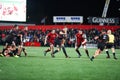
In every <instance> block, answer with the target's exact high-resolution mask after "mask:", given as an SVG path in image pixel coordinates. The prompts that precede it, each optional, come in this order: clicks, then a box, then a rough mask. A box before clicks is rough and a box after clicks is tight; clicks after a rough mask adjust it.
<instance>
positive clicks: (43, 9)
mask: <svg viewBox="0 0 120 80" xmlns="http://www.w3.org/2000/svg"><path fill="white" fill-rule="evenodd" d="M105 1H106V0H27V23H30V24H41V20H42V19H43V18H44V17H47V18H46V24H53V20H52V19H53V16H83V17H84V24H87V17H89V16H96V17H101V16H102V12H103V8H104V5H105ZM119 8H120V0H111V2H110V5H109V9H108V14H107V17H119V18H120V10H118V9H119Z"/></svg>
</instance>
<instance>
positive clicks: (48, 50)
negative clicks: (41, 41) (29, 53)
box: [44, 44, 51, 56]
mask: <svg viewBox="0 0 120 80" xmlns="http://www.w3.org/2000/svg"><path fill="white" fill-rule="evenodd" d="M49 45H50V44H49ZM50 51H51V49H50V48H48V49H47V50H45V51H44V56H46V54H47V52H50Z"/></svg>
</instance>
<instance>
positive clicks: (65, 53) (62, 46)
mask: <svg viewBox="0 0 120 80" xmlns="http://www.w3.org/2000/svg"><path fill="white" fill-rule="evenodd" d="M61 48H62V51H63V53H64V55H65V57H66V58H70V57H69V56H68V55H67V52H66V49H65V46H64V44H63V43H62V44H61Z"/></svg>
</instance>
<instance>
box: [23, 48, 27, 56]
mask: <svg viewBox="0 0 120 80" xmlns="http://www.w3.org/2000/svg"><path fill="white" fill-rule="evenodd" d="M22 51H23V52H24V54H25V56H27V52H26V49H25V48H24V47H22Z"/></svg>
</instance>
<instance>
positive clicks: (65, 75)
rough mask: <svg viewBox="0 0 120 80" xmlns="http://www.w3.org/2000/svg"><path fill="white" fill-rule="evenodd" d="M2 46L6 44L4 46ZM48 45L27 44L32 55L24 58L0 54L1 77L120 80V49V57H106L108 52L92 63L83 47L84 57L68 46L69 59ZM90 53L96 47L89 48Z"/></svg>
mask: <svg viewBox="0 0 120 80" xmlns="http://www.w3.org/2000/svg"><path fill="white" fill-rule="evenodd" d="M0 49H2V47H0ZM45 49H47V47H26V50H27V53H28V56H27V57H24V55H23V54H22V56H23V57H20V58H15V57H8V58H7V57H0V80H120V59H119V57H120V50H118V49H117V50H116V55H117V58H118V60H114V59H113V55H112V53H111V51H110V55H111V58H110V59H106V54H105V51H104V52H103V53H102V54H101V55H99V56H98V57H97V58H95V59H94V61H93V62H91V61H90V60H89V59H88V58H87V56H86V54H85V52H84V50H83V49H82V48H80V49H79V50H80V51H81V54H82V56H81V58H77V53H76V52H75V50H74V48H66V50H67V53H68V55H69V56H70V57H71V58H69V59H66V58H65V57H64V54H63V53H62V51H61V52H59V53H57V54H56V55H55V56H56V57H55V58H51V56H50V54H49V53H48V54H47V56H44V55H43V51H44V50H45ZM88 50H89V53H90V56H92V55H93V54H94V52H95V50H96V49H93V48H89V49H88Z"/></svg>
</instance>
